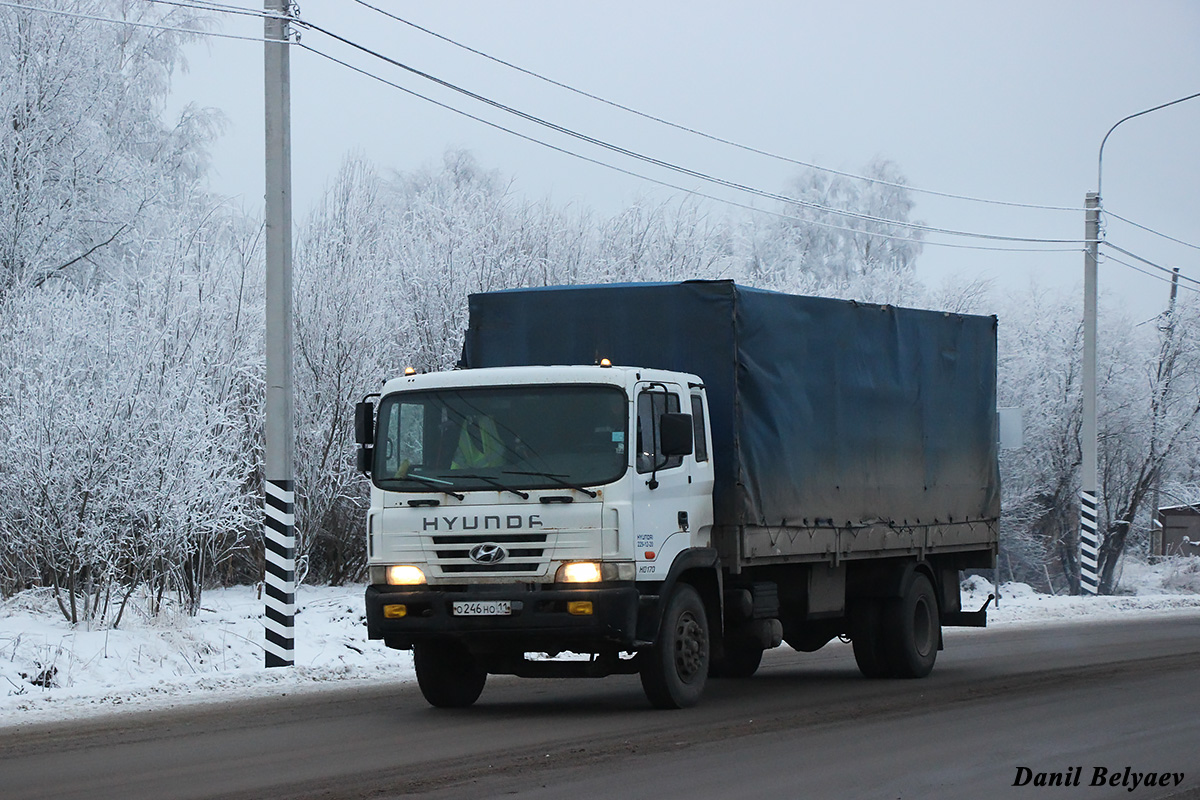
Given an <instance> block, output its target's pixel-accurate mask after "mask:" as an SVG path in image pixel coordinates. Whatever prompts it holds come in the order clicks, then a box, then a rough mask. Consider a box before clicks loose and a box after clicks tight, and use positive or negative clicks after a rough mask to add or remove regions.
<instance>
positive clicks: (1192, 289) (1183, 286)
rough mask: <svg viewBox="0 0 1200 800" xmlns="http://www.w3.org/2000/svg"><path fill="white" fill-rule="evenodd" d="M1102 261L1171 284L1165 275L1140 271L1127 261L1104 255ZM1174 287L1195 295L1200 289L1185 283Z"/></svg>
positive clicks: (1140, 269) (1139, 268)
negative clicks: (1112, 262)
mask: <svg viewBox="0 0 1200 800" xmlns="http://www.w3.org/2000/svg"><path fill="white" fill-rule="evenodd" d="M1104 260H1105V261H1114V262H1116V263H1117V264H1120V265H1121V266H1123V267H1129V268H1130V269H1131V270H1133V271H1134V272H1140V273H1142V274H1143V275H1145V276H1146V277H1148V278H1153V279H1154V280H1156V281H1162V282H1163V283H1167V284H1170V283H1173V281H1172V280H1171V278H1168V277H1166V276H1165V275H1160V274H1158V273H1157V272H1151V271H1149V270H1146V269H1142V268H1141V267H1139V266H1136V265H1134V264H1130V263H1129V262H1128V261H1123V260H1121V259H1119V258H1117V257H1116V256H1112V255H1106V256H1104ZM1180 277H1182V276H1180ZM1176 285H1178V286H1179V288H1181V289H1187V290H1188V291H1189V292H1196V293H1197V294H1200V288H1197V287H1195V286H1188V285H1187V284H1186V283H1185V284H1176Z"/></svg>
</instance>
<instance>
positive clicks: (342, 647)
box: [0, 558, 1200, 725]
mask: <svg viewBox="0 0 1200 800" xmlns="http://www.w3.org/2000/svg"><path fill="white" fill-rule="evenodd" d="M1121 585H1122V591H1123V592H1124V593H1123V594H1120V595H1114V596H1108V597H1069V596H1053V595H1046V594H1039V593H1037V592H1035V591H1034V590H1033V589H1031V588H1030V587H1029V586H1026V585H1025V584H1016V583H1009V584H1002V585H1001V599H1000V604H999V607H995V606H993V607H992V608H990V609H989V612H988V621H989V625H1000V626H1003V625H1020V624H1029V623H1038V624H1043V623H1045V622H1048V621H1050V622H1052V621H1062V622H1082V621H1086V620H1089V619H1106V618H1112V617H1116V616H1127V615H1130V614H1161V613H1169V612H1171V611H1179V612H1184V613H1189V612H1190V613H1196V614H1200V559H1197V558H1190V559H1175V560H1171V561H1167V562H1163V563H1160V564H1155V565H1146V564H1140V563H1137V562H1132V561H1131V562H1128V564H1127V566H1126V568H1125V571H1124V574H1123V575H1122V584H1121ZM991 592H992V586H991V584H990V583H989V582H988V581H986V580H984V579H982V578H979V577H972V578H969V579H967V581H965V582H964V585H963V607H964V608H966V609H972V610H973V609H976V608H979V607H980V606H982V605H983V603H984V601H985V600H986V599H987V595H988V594H990V593H991ZM296 604H297V614H296V666H295V668H294V669H266V668H264V667H263V651H262V641H263V625H262V614H263V603H262V600H261V599H260V598H259V596H258V594H257V591H256V589H255V588H254V587H248V586H244V587H234V588H230V589H217V590H210V591H208V592H205V594H204V598H203V604H202V608H201V611H200V612H199V613H198V614H197V615H196V616H195V617H188V616H186V615H184V614H180V613H174V612H171V611H168V612H166V613H164V614H161V615H159V616H158V617H157V618H153V619H151V618H147V617H145V616H142V615H139V614H138V613H137V612H136V607H133V606H131V608H134V609H135V610H134V612H133V613H129V612H127V614H126V617H125V619H124V620H123V621H122V623H121V627H120V628H118V629H116V630H112V629H100V630H88V629H87V627H86V626H84V625H79V626H75V627H72V626H70V625H69V624H68V623H67V622H66V621H65V620H64V619H63V616H62V614H61V613H60V612H59V610H58V606H57V603H56V602H55V601H54V598H53V597H52V596H51V594H50V592H49V591H48V590H32V591H28V592H23V593H21V594H19V595H17V596H16V597H13V598H10V599H9V600H7V601H5V602H3V603H0V725H20V724H25V723H31V722H44V721H49V720H54V719H66V718H77V717H82V716H87V715H92V714H99V713H107V712H112V711H117V710H121V709H130V710H133V709H139V710H140V709H152V708H166V707H170V706H174V705H178V704H181V703H195V702H216V701H223V700H229V699H232V698H238V697H254V696H269V695H273V694H287V693H293V692H300V691H310V690H313V689H321V688H326V687H329V686H331V685H334V684H337V685H350V684H353V683H371V684H378V683H380V682H383V681H397V682H400V681H410V680H412V679H413V669H412V658H411V656H410V655H409V653H407V652H397V651H392V650H388V649H387V648H385V647H384V646H383V644H382V643H380V642H371V641H367V638H366V621H365V618H364V613H363V587H362V586H349V587H337V588H335V587H328V586H301V587H300V588H299V590H298V591H297V596H296Z"/></svg>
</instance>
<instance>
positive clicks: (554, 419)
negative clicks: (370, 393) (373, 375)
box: [372, 385, 629, 492]
mask: <svg viewBox="0 0 1200 800" xmlns="http://www.w3.org/2000/svg"><path fill="white" fill-rule="evenodd" d="M627 417H628V412H627V403H626V398H625V393H624V392H623V391H621V390H620V389H618V388H616V387H613V386H544V385H538V386H520V387H508V386H506V387H489V388H478V389H476V388H469V389H442V390H435V391H412V392H401V393H397V394H390V395H387V396H386V397H384V398H383V399H382V400H381V401H380V403H379V420H378V425H377V428H376V430H377V437H378V438H377V442H376V447H375V464H374V469H373V471H372V479H373V480H374V482H375V485H376V486H378V487H379V488H381V489H388V490H390V491H398V492H429V491H442V492H456V491H465V490H475V489H493V490H495V489H502V490H508V491H512V490H524V489H549V488H558V489H561V488H563V487H583V486H595V485H598V484H604V483H611V482H612V481H614V480H616V479H617V478H619V477H621V475H623V474H624V472H625V468H626V465H627V463H628V460H629V459H628V456H627V455H626V448H625V439H626V429H627V427H628V419H627Z"/></svg>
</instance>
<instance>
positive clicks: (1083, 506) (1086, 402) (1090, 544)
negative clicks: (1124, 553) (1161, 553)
mask: <svg viewBox="0 0 1200 800" xmlns="http://www.w3.org/2000/svg"><path fill="white" fill-rule="evenodd" d="M1198 97H1200V92H1195V93H1194V94H1189V95H1188V96H1187V97H1180V98H1179V99H1178V100H1171V101H1170V102H1167V103H1160V104H1159V105H1156V106H1154V107H1152V108H1147V109H1146V110H1144V111H1139V112H1137V113H1136V114H1130V115H1129V116H1127V117H1122V118H1121V119H1119V120H1117V121H1116V123H1115V124H1114V125H1113V126H1112V127H1111V128H1109V129H1108V133H1106V134H1104V138H1103V139H1101V140H1100V153H1099V155H1098V156H1097V157H1096V191H1095V192H1088V193H1087V195H1086V196H1085V197H1084V206H1085V211H1084V239H1085V240H1086V242H1087V249H1086V250H1085V251H1084V256H1083V386H1082V390H1083V425H1082V430H1081V431H1080V435H1081V437H1082V439H1083V441H1082V442H1081V443H1080V444H1081V448H1082V450H1083V464H1082V465H1081V469H1082V474H1081V475H1080V483H1081V484H1082V485H1081V486H1080V504H1079V589H1080V591H1082V592H1085V593H1087V594H1097V593H1098V592H1099V589H1100V587H1099V580H1098V577H1097V562H1098V556H1099V554H1100V537H1099V535H1098V534H1097V530H1096V519H1097V514H1096V508H1097V502H1096V497H1097V491H1096V484H1097V468H1096V451H1097V439H1096V265H1097V263H1099V260H1100V209H1101V199H1100V197H1101V192H1102V191H1103V186H1104V145H1106V144H1107V143H1108V137H1109V136H1112V133H1113V131H1115V130H1116V129H1117V127H1118V126H1120V125H1121V123H1124V122H1128V121H1129V120H1131V119H1134V118H1135V117H1140V116H1143V115H1145V114H1149V113H1150V112H1152V111H1158V110H1159V109H1161V108H1167V107H1168V106H1173V105H1177V104H1179V103H1183V102H1185V101H1187V100H1195V99H1196V98H1198Z"/></svg>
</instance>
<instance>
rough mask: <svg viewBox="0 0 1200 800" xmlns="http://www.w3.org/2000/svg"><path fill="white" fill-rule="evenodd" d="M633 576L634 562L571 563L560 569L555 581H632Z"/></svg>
mask: <svg viewBox="0 0 1200 800" xmlns="http://www.w3.org/2000/svg"><path fill="white" fill-rule="evenodd" d="M633 575H634V565H633V562H632V561H569V562H567V563H566V564H563V565H562V566H561V567H559V568H558V573H557V574H556V575H555V576H554V580H555V581H556V582H558V583H599V582H600V581H631V580H633Z"/></svg>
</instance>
